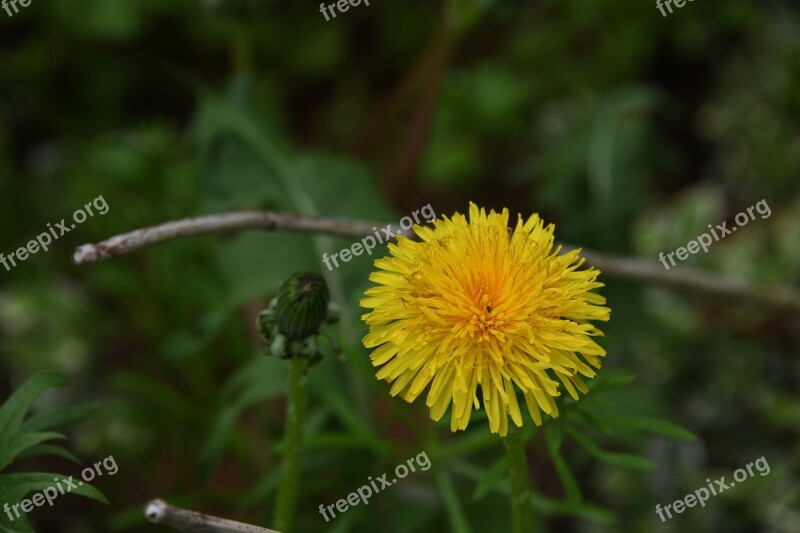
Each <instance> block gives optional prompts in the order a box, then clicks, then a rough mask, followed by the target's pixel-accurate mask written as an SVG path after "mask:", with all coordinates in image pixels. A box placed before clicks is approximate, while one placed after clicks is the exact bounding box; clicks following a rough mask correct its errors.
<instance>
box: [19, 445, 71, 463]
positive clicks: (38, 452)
mask: <svg viewBox="0 0 800 533" xmlns="http://www.w3.org/2000/svg"><path fill="white" fill-rule="evenodd" d="M44 455H49V456H53V457H61V458H63V459H66V460H68V461H71V462H73V463H75V464H76V465H79V464H81V461H80V459H78V457H77V456H76V455H75V454H74V453H72V452H71V451H69V450H67V449H65V448H62V447H61V446H56V445H55V444H38V445H36V446H34V447H32V448H28V449H27V450H25V451H24V452H22V453H21V454H19V455H18V456H17V458H19V459H22V458H23V457H38V456H44Z"/></svg>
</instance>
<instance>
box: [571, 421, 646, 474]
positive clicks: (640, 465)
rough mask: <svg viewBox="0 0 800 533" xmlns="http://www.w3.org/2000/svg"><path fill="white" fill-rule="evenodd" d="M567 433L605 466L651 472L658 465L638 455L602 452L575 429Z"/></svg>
mask: <svg viewBox="0 0 800 533" xmlns="http://www.w3.org/2000/svg"><path fill="white" fill-rule="evenodd" d="M567 433H569V434H570V435H572V437H573V438H574V439H575V441H576V442H578V444H580V445H581V446H583V447H584V448H585V449H586V451H588V452H589V453H590V454H591V455H592V456H593V457H594V458H596V459H597V460H599V461H602V462H604V463H606V464H610V465H614V466H618V467H620V468H628V469H631V470H653V469H655V468H658V465H657V464H656V463H654V462H653V461H650V460H649V459H645V458H644V457H639V456H638V455H633V454H630V453H619V452H607V451H604V450H602V449H601V448H599V447H598V446H597V445H596V444H595V443H593V442H592V441H591V440H590V439H589V438H587V437H586V436H584V435H582V434H580V433H579V432H578V431H576V430H575V429H572V428H569V429H567Z"/></svg>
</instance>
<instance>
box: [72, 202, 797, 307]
mask: <svg viewBox="0 0 800 533" xmlns="http://www.w3.org/2000/svg"><path fill="white" fill-rule="evenodd" d="M387 226H388V225H387V224H382V223H378V222H366V221H360V220H348V219H342V218H325V217H310V216H300V215H295V214H291V213H278V212H274V211H240V212H233V213H223V214H219V215H208V216H203V217H197V218H187V219H183V220H176V221H172V222H165V223H164V224H159V225H157V226H151V227H149V228H142V229H138V230H134V231H131V232H129V233H124V234H122V235H117V236H116V237H112V238H110V239H108V240H105V241H103V242H99V243H96V244H84V245H83V246H80V247H79V248H78V249H77V250H75V253H74V254H73V258H72V260H73V261H74V262H75V264H78V265H81V264H86V263H94V262H97V261H101V260H104V259H108V258H110V257H113V256H115V255H122V254H126V253H129V252H132V251H134V250H138V249H140V248H144V247H146V246H151V245H154V244H158V243H162V242H165V241H170V240H173V239H179V238H183V237H191V236H195V235H206V234H210V233H224V232H230V231H238V230H245V229H263V230H284V231H296V232H302V233H312V234H327V235H336V236H339V237H352V238H356V239H360V238H362V237H366V236H367V235H372V234H373V233H375V231H376V229H378V228H381V227H387ZM390 229H391V232H392V233H393V234H396V233H398V230H399V229H400V228H398V227H397V226H396V225H392V227H391V228H390ZM403 233H404V234H406V235H408V232H403ZM564 247H565V248H573V247H574V246H572V245H568V244H564ZM581 255H582V256H583V257H585V258H586V261H587V262H588V263H589V264H591V265H594V266H595V267H597V268H598V269H600V270H601V271H602V272H603V274H604V275H605V276H608V277H609V278H618V279H624V280H629V281H638V282H643V283H649V284H652V285H661V286H664V287H670V288H675V289H683V290H688V291H691V292H694V293H697V294H701V295H705V296H713V297H718V298H719V297H722V298H729V299H736V300H742V301H748V302H752V303H756V304H759V305H764V306H768V307H772V308H779V309H787V310H793V311H800V293H799V292H798V291H797V290H796V289H794V288H792V287H789V286H780V285H777V286H776V285H773V286H765V287H759V286H754V285H752V284H750V283H747V282H745V281H743V280H739V279H735V278H730V277H725V276H721V275H717V274H713V273H710V272H706V271H703V270H700V269H696V268H691V267H682V266H676V267H672V268H671V269H670V270H665V269H664V268H663V267H662V266H661V265H660V264H659V263H658V261H656V260H652V261H651V260H647V259H640V258H634V257H625V256H618V255H611V254H605V253H601V252H595V251H592V250H585V249H584V250H583V251H582V252H581Z"/></svg>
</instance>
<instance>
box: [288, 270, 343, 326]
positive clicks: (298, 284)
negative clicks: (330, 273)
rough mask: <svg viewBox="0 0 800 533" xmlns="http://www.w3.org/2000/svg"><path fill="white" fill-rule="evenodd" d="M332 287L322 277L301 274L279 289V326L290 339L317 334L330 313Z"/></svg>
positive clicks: (312, 274) (295, 275)
mask: <svg viewBox="0 0 800 533" xmlns="http://www.w3.org/2000/svg"><path fill="white" fill-rule="evenodd" d="M329 300H330V294H329V292H328V285H327V284H326V283H325V280H324V279H323V278H322V276H320V275H319V274H316V273H314V272H298V273H295V274H292V275H291V277H289V279H287V280H286V281H285V282H283V285H281V288H280V289H279V290H278V296H277V302H278V304H277V308H276V310H277V314H278V327H279V328H280V331H281V333H283V334H284V335H286V337H287V339H289V340H300V339H303V338H305V337H307V336H309V335H311V334H312V333H315V332H316V331H317V330H318V329H319V326H320V325H321V324H322V321H323V320H325V315H326V313H327V312H328V301H329Z"/></svg>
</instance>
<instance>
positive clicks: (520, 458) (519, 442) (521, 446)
mask: <svg viewBox="0 0 800 533" xmlns="http://www.w3.org/2000/svg"><path fill="white" fill-rule="evenodd" d="M503 443H504V444H505V447H506V453H507V456H508V479H509V483H510V485H511V531H512V533H531V531H533V509H532V508H531V481H530V474H529V473H528V460H527V459H526V458H525V441H524V439H523V437H522V431H520V430H518V429H517V428H513V427H512V428H509V431H508V436H506V438H505V439H503Z"/></svg>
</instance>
